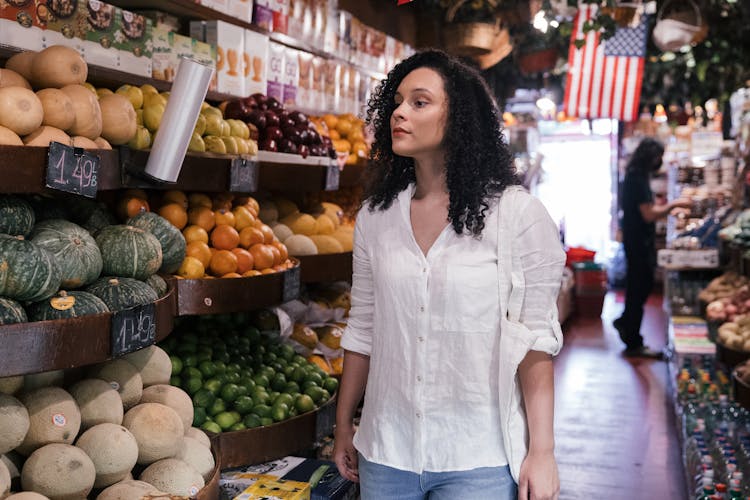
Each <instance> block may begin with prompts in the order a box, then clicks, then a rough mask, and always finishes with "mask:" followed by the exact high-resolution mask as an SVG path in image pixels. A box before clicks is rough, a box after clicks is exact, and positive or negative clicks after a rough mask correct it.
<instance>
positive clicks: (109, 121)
mask: <svg viewBox="0 0 750 500" xmlns="http://www.w3.org/2000/svg"><path fill="white" fill-rule="evenodd" d="M99 107H100V108H101V110H102V134H101V135H102V137H104V138H105V139H107V140H108V141H109V142H110V143H111V144H115V145H120V144H127V143H128V142H129V141H130V139H132V138H133V137H135V133H136V131H137V129H138V123H137V122H136V118H135V110H134V109H133V105H132V104H131V103H130V100H129V99H128V98H127V97H125V96H124V95H121V94H110V95H105V96H102V97H101V98H100V99H99Z"/></svg>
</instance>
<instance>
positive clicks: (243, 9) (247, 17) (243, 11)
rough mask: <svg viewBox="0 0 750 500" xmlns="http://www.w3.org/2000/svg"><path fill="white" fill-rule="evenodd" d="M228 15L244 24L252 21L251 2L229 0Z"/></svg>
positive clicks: (247, 0) (249, 0)
mask: <svg viewBox="0 0 750 500" xmlns="http://www.w3.org/2000/svg"><path fill="white" fill-rule="evenodd" d="M228 9H229V15H230V16H232V17H235V18H237V19H239V20H240V21H245V22H246V23H249V22H252V20H253V1H252V0H229V5H228Z"/></svg>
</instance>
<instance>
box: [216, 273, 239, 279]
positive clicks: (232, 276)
mask: <svg viewBox="0 0 750 500" xmlns="http://www.w3.org/2000/svg"><path fill="white" fill-rule="evenodd" d="M221 277H222V278H242V275H241V274H240V273H227V274H223V275H222V276H221Z"/></svg>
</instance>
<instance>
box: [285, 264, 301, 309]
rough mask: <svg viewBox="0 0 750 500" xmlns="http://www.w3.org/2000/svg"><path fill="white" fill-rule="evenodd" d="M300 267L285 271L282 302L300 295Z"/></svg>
mask: <svg viewBox="0 0 750 500" xmlns="http://www.w3.org/2000/svg"><path fill="white" fill-rule="evenodd" d="M299 287H300V267H299V266H297V267H293V268H291V269H288V270H287V271H286V272H285V273H284V291H283V293H282V302H289V301H290V300H294V299H296V298H297V297H299Z"/></svg>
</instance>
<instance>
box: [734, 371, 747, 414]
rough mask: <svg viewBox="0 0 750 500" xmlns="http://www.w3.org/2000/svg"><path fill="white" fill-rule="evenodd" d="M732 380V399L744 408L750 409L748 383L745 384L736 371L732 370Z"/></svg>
mask: <svg viewBox="0 0 750 500" xmlns="http://www.w3.org/2000/svg"><path fill="white" fill-rule="evenodd" d="M732 380H733V383H734V399H735V401H737V402H738V403H739V404H740V405H742V406H743V407H744V408H748V409H750V385H747V384H746V383H745V382H744V381H743V380H742V379H741V378H740V377H739V376H738V375H737V372H736V371H732Z"/></svg>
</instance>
